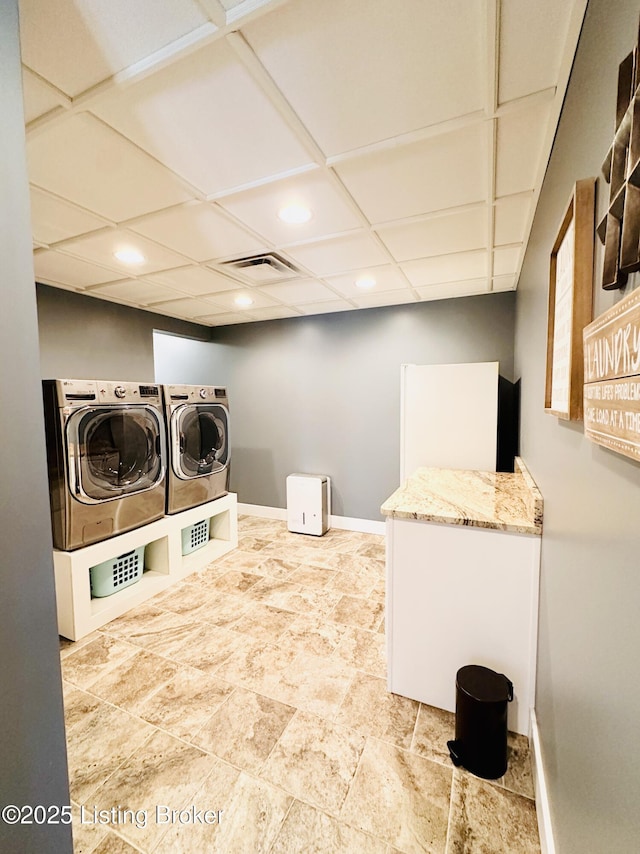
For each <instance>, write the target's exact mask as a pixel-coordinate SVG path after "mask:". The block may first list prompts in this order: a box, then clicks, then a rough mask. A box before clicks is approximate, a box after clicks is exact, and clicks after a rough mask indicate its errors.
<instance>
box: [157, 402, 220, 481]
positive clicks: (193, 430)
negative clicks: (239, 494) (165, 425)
mask: <svg viewBox="0 0 640 854" xmlns="http://www.w3.org/2000/svg"><path fill="white" fill-rule="evenodd" d="M171 437H172V445H173V453H172V460H173V469H174V472H175V473H176V475H177V476H178V477H180V478H183V479H188V478H192V477H202V476H203V475H207V474H213V472H216V471H221V470H222V469H223V468H224V467H225V466H226V465H227V463H228V461H229V412H228V410H227V408H226V407H225V406H222V404H219V403H212V404H200V405H199V404H185V405H184V406H180V407H178V408H177V409H176V410H175V411H174V413H173V415H172V416H171Z"/></svg>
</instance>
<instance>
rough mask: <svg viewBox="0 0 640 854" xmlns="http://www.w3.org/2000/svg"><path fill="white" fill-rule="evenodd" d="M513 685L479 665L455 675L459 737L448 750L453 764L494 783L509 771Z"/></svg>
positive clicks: (465, 668)
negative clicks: (508, 741) (508, 724)
mask: <svg viewBox="0 0 640 854" xmlns="http://www.w3.org/2000/svg"><path fill="white" fill-rule="evenodd" d="M511 700H513V685H512V684H511V682H510V681H509V679H507V677H506V676H504V675H503V674H502V673H496V672H495V671H494V670H490V669H489V668H488V667H481V666H480V665H479V664H468V665H467V666H466V667H461V668H460V670H458V673H457V674H456V737H455V741H448V742H447V747H448V748H449V753H450V755H451V760H452V762H453V763H454V765H462V766H463V767H464V768H466V769H467V771H471V773H472V774H475V775H476V776H477V777H484V778H485V779H487V780H495V779H497V778H498V777H502V775H503V774H504V773H505V771H506V770H507V703H509V702H511Z"/></svg>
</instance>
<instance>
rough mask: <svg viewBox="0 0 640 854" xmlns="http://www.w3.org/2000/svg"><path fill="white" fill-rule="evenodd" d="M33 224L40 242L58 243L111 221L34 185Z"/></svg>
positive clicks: (32, 197) (35, 234) (32, 202)
mask: <svg viewBox="0 0 640 854" xmlns="http://www.w3.org/2000/svg"><path fill="white" fill-rule="evenodd" d="M31 223H32V230H33V236H34V238H35V240H37V241H38V242H39V243H57V242H58V241H59V240H66V239H67V238H69V237H74V236H75V235H77V234H86V233H87V232H89V231H95V230H96V229H98V228H104V226H105V225H108V224H109V223H108V220H106V219H102V218H101V217H98V216H95V214H91V213H88V212H87V211H83V210H82V209H81V208H78V207H76V206H75V205H72V204H70V203H69V202H66V201H65V200H64V199H57V198H56V197H55V196H50V195H49V194H48V193H43V192H42V190H38V189H37V188H35V187H32V188H31Z"/></svg>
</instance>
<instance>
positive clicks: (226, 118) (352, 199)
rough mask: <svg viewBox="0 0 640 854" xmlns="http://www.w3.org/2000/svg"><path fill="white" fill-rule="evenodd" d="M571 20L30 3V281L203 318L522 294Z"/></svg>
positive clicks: (567, 63)
mask: <svg viewBox="0 0 640 854" xmlns="http://www.w3.org/2000/svg"><path fill="white" fill-rule="evenodd" d="M585 7H586V0H571V2H567V3H566V4H557V3H556V2H555V0H540V2H539V3H537V4H530V3H528V2H526V0H512V2H510V3H509V4H504V3H502V2H501V0H429V2H424V0H405V2H403V3H402V4H398V3H397V2H395V0H323V3H322V4H317V3H315V2H314V0H240V2H236V0H174V2H172V3H165V4H163V3H160V4H158V3H157V2H154V0H113V2H112V3H111V4H108V6H104V4H99V3H95V2H93V0H88V2H87V3H86V4H85V5H84V6H82V7H81V8H79V7H78V6H77V4H75V3H73V2H72V0H51V3H50V4H47V8H46V10H45V11H44V14H43V9H42V7H41V5H40V4H39V3H38V0H21V9H20V11H21V25H22V30H21V35H22V45H23V62H24V97H25V115H26V116H27V124H26V131H27V156H28V164H29V170H30V178H31V182H32V211H33V213H32V219H33V243H34V266H35V271H36V278H37V280H38V281H41V282H43V283H45V284H50V285H52V286H54V287H61V288H63V289H67V290H68V289H71V290H75V291H78V292H81V293H86V294H88V295H91V296H95V297H98V298H101V299H106V300H111V301H115V302H121V303H123V304H126V305H131V306H136V307H140V308H144V309H147V310H152V311H158V312H160V313H164V314H170V315H172V316H176V317H182V318H185V319H189V320H195V321H197V322H200V323H203V324H206V325H210V326H217V325H225V324H229V323H239V322H251V321H259V320H266V319H272V318H278V317H291V316H300V315H305V314H314V313H325V312H331V311H347V310H355V309H360V308H368V307H375V306H381V305H394V304H402V303H406V302H416V301H422V300H431V299H446V298H450V297H456V296H465V295H470V294H490V292H491V291H499V290H512V289H515V287H516V286H517V279H518V275H519V272H520V266H521V264H522V259H523V256H524V250H525V248H526V242H527V240H528V236H529V231H530V228H531V222H532V220H533V215H534V211H535V202H536V200H537V197H538V194H539V191H540V187H541V183H542V179H543V177H544V169H545V166H546V162H547V160H548V156H549V153H550V149H551V144H552V140H553V136H554V131H555V127H556V124H557V121H558V117H559V111H560V107H561V104H562V98H563V95H564V91H565V89H566V85H567V82H568V73H569V70H570V67H571V61H572V58H573V54H574V52H575V47H576V44H577V38H578V34H579V27H580V22H581V20H582V17H583V15H584V11H585ZM125 10H126V12H127V14H130V15H131V18H132V21H133V22H135V21H142V20H143V19H146V20H148V21H149V26H148V27H145V28H142V27H135V26H132V27H131V28H129V29H127V27H126V25H125V21H124V20H123V15H124V13H125ZM150 15H151V16H150ZM69 57H75V60H76V61H75V62H74V63H69ZM292 204H296V205H299V206H300V205H304V206H306V207H307V208H308V211H309V219H308V221H305V222H300V223H298V224H293V225H287V224H286V223H284V222H283V221H281V219H279V212H281V211H282V209H283V208H287V207H288V206H290V205H292ZM122 248H125V249H128V250H129V251H131V250H136V251H137V252H138V253H139V254H140V258H141V260H138V264H137V266H135V265H132V266H127V265H126V264H125V263H124V262H122V261H121V260H119V259H117V258H116V257H115V252H116V251H118V250H121V249H122ZM268 253H276V254H277V255H279V256H281V257H282V258H283V260H284V261H285V265H292V266H293V267H294V269H295V270H296V271H297V273H298V275H297V276H295V275H291V274H289V275H287V276H284V275H283V277H282V278H278V272H277V269H276V268H274V267H273V266H271V265H268V264H267V265H265V266H263V267H261V268H260V269H257V268H256V269H253V270H251V267H250V266H246V265H245V266H242V265H240V266H239V267H233V268H230V267H229V266H228V262H229V261H233V260H236V259H239V258H242V257H249V258H253V257H259V258H262V257H265V256H267V255H268ZM283 269H284V268H283ZM248 272H252V273H257V272H260V273H261V274H262V276H263V278H260V277H256V276H255V275H247V273H248ZM360 285H365V286H366V287H360ZM237 297H242V298H244V299H245V302H246V301H247V300H248V299H250V300H252V302H251V303H249V304H247V305H246V306H245V307H242V308H240V307H238V305H236V304H235V302H234V300H235V299H236V298H237Z"/></svg>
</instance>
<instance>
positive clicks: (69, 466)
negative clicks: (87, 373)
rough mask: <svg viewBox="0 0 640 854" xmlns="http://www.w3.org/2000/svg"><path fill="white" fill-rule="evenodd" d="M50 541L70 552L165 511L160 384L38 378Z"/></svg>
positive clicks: (158, 515)
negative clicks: (47, 487)
mask: <svg viewBox="0 0 640 854" xmlns="http://www.w3.org/2000/svg"><path fill="white" fill-rule="evenodd" d="M43 397H44V412H45V429H46V437H47V463H48V472H49V493H50V504H51V520H52V527H53V544H54V546H55V547H56V548H57V549H61V550H63V551H72V550H73V549H77V548H80V547H81V546H86V545H89V544H90V543H96V542H99V541H101V540H105V539H107V538H108V537H112V536H114V535H115V534H121V533H123V532H124V531H129V530H131V529H132V528H137V527H139V526H140V525H145V524H147V523H148V522H152V521H154V520H155V519H159V518H160V517H161V516H163V515H164V508H165V485H166V478H165V475H166V463H165V460H166V441H165V427H164V418H163V413H162V392H161V388H160V386H158V385H154V384H143V383H133V382H112V381H105V380H44V382H43Z"/></svg>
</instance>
